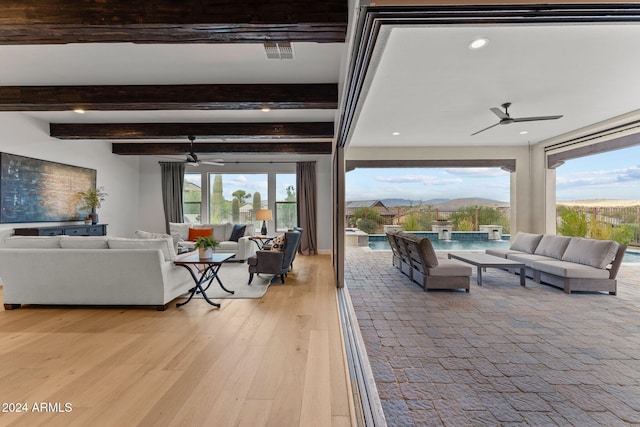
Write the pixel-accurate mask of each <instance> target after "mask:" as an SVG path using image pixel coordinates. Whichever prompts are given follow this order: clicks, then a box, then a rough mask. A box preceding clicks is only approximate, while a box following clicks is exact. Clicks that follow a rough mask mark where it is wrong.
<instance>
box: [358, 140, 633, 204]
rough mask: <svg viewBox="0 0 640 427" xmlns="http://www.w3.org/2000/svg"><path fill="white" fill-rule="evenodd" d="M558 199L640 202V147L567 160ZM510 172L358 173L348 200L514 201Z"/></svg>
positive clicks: (558, 171)
mask: <svg viewBox="0 0 640 427" xmlns="http://www.w3.org/2000/svg"><path fill="white" fill-rule="evenodd" d="M556 176H557V186H556V190H557V199H558V200H584V199H634V200H640V147H632V148H627V149H624V150H618V151H613V152H610V153H603V154H598V155H595V156H589V157H583V158H581V159H574V160H570V161H567V162H566V163H565V164H564V165H562V166H560V167H559V168H558V169H556ZM509 186H510V178H509V173H508V172H505V171H502V170H501V169H499V168H442V169H433V168H406V169H356V170H354V171H351V172H348V173H347V185H346V198H347V200H370V199H386V198H401V199H408V200H411V201H414V202H416V204H417V203H418V202H419V201H421V200H429V199H439V198H446V199H456V198H461V197H482V198H486V199H493V200H499V201H504V202H508V201H509Z"/></svg>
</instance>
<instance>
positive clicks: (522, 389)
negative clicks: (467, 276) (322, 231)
mask: <svg viewBox="0 0 640 427" xmlns="http://www.w3.org/2000/svg"><path fill="white" fill-rule="evenodd" d="M438 255H439V256H441V257H443V258H446V253H438ZM345 280H346V283H347V287H348V289H349V293H350V295H351V299H352V302H353V306H354V309H355V312H356V316H357V319H358V323H359V325H360V330H361V333H362V336H363V339H364V342H365V346H366V350H367V353H368V356H369V361H370V363H371V367H372V371H373V374H374V378H375V382H376V386H377V388H378V393H379V396H380V399H381V401H382V405H383V409H384V412H385V417H386V420H387V424H388V425H389V426H445V425H446V426H488V425H514V426H515V425H537V426H540V425H544V426H554V425H557V426H567V425H575V426H603V425H607V426H618V425H619V426H628V425H640V264H628V263H623V264H622V267H621V270H620V272H619V274H618V295H616V296H612V295H608V294H605V293H573V294H565V293H564V292H563V291H562V290H560V289H557V288H554V287H551V286H547V285H540V284H537V283H535V282H533V281H532V280H530V279H527V280H526V287H525V288H523V287H521V286H519V278H518V277H517V276H515V275H511V274H508V273H506V272H504V271H501V270H489V271H487V273H486V274H485V275H484V278H483V286H482V287H480V286H477V284H476V283H475V274H474V275H473V276H472V278H471V292H470V293H468V294H467V293H465V292H460V291H429V292H424V291H423V290H422V288H420V287H419V286H418V285H417V284H415V283H413V282H411V281H410V280H409V279H408V278H407V277H406V276H404V275H403V274H402V273H400V271H399V270H397V269H396V268H394V267H393V266H392V265H391V252H390V251H372V250H370V249H368V248H360V247H349V248H347V257H346V263H345Z"/></svg>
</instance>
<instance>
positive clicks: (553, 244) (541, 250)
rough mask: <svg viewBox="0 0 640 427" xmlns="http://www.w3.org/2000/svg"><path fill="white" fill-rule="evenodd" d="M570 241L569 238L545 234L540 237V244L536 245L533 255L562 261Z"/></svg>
mask: <svg viewBox="0 0 640 427" xmlns="http://www.w3.org/2000/svg"><path fill="white" fill-rule="evenodd" d="M570 241H571V237H567V236H558V235H555V234H545V235H544V236H542V239H540V243H538V246H537V247H536V250H535V251H534V252H533V253H534V254H536V255H544V256H548V257H551V258H555V259H562V255H563V254H564V251H565V250H566V249H567V246H568V245H569V242H570Z"/></svg>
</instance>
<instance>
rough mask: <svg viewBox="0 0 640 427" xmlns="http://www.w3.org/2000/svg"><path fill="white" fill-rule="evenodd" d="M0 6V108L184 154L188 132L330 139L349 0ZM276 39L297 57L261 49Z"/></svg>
mask: <svg viewBox="0 0 640 427" xmlns="http://www.w3.org/2000/svg"><path fill="white" fill-rule="evenodd" d="M1 8H2V13H0V55H2V56H3V58H5V59H6V60H7V62H8V63H9V64H10V65H9V66H8V71H3V72H5V74H3V75H0V78H1V80H0V81H2V82H3V83H4V84H5V85H4V86H0V111H2V112H23V113H26V114H29V115H31V116H32V117H34V118H36V119H39V120H44V121H48V122H49V128H50V135H51V136H52V137H56V138H60V139H73V140H92V139H99V140H107V141H111V140H117V142H113V144H112V145H113V152H114V153H116V154H129V155H172V154H175V155H178V154H184V153H187V152H189V151H190V145H189V143H188V140H187V136H189V135H194V136H195V137H196V143H195V144H194V148H195V150H196V151H197V152H199V153H280V154H282V153H296V154H327V153H331V149H332V144H331V141H332V140H333V136H334V135H333V134H334V120H335V112H336V110H337V108H338V86H337V81H338V66H337V65H338V64H339V57H340V55H341V54H342V52H343V51H342V49H343V46H344V41H345V35H346V30H347V2H346V1H324V2H316V1H310V0H305V1H284V0H283V1H276V0H271V1H264V0H260V1H258V0H255V1H242V2H231V1H223V0H208V1H200V0H198V1H196V0H185V1H181V2H175V1H170V0H161V1H154V2H129V1H125V0H104V1H100V2H87V1H80V0H64V1H63V0H59V1H52V0H32V1H28V2H25V1H3V2H2V6H1ZM274 42H277V43H281V45H280V47H281V48H282V47H283V46H284V43H290V44H291V47H292V51H293V56H294V58H293V59H275V60H274V59H267V56H266V53H265V47H264V43H274ZM230 45H233V46H234V48H233V49H230V48H229V46H230ZM285 47H286V46H285ZM276 50H277V46H276ZM38 61H40V62H38ZM16 64H20V65H24V66H23V67H20V66H18V65H16ZM7 82H15V84H7ZM76 109H82V110H85V111H86V113H85V114H82V115H80V114H73V113H70V112H71V111H72V110H76ZM180 139H183V140H184V142H176V140H180ZM127 140H131V141H127ZM167 140H170V141H167Z"/></svg>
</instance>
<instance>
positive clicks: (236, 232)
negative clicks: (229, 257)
mask: <svg viewBox="0 0 640 427" xmlns="http://www.w3.org/2000/svg"><path fill="white" fill-rule="evenodd" d="M246 229H247V226H246V225H238V224H234V225H233V229H232V230H231V236H230V237H229V240H230V241H231V242H237V241H238V239H239V238H241V237H242V236H244V232H245V230H246Z"/></svg>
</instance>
